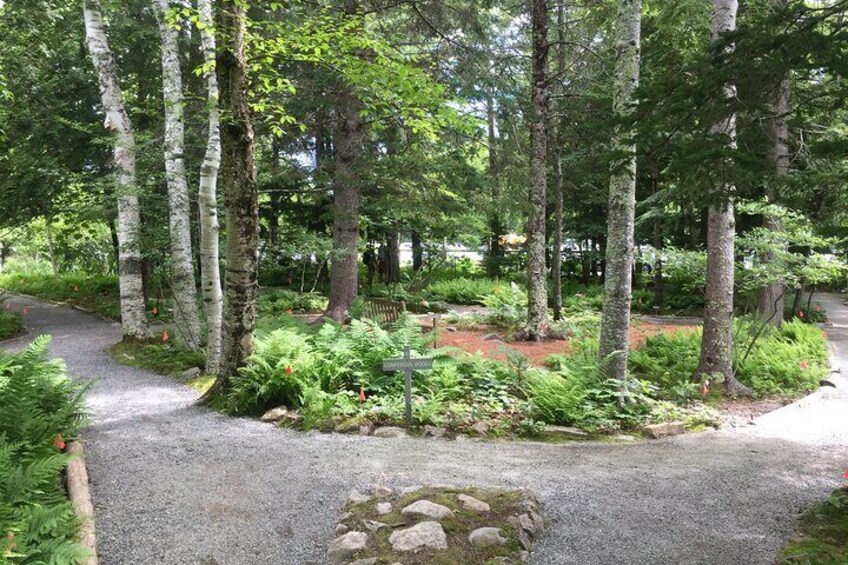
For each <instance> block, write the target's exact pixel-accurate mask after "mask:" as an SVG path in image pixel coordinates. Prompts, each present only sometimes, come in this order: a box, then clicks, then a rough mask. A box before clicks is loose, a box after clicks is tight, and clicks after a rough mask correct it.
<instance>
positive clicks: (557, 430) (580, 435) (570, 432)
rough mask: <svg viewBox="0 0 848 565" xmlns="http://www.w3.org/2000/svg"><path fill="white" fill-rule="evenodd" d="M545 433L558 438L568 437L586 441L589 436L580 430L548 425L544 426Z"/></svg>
mask: <svg viewBox="0 0 848 565" xmlns="http://www.w3.org/2000/svg"><path fill="white" fill-rule="evenodd" d="M545 432H546V433H549V434H554V435H558V436H564V437H570V438H574V439H588V438H589V434H588V433H587V432H584V431H583V430H581V429H580V428H572V427H570V426H552V425H550V424H548V425H547V426H545Z"/></svg>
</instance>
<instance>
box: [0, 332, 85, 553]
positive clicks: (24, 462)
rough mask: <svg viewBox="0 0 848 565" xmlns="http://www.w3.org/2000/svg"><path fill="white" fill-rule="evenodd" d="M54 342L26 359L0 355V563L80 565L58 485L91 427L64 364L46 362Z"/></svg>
mask: <svg viewBox="0 0 848 565" xmlns="http://www.w3.org/2000/svg"><path fill="white" fill-rule="evenodd" d="M48 342H49V338H47V337H41V338H38V339H36V340H35V341H34V342H33V343H32V344H31V345H30V347H29V348H28V349H27V350H25V351H24V352H23V353H18V354H13V355H8V354H2V355H0V406H2V407H3V410H0V532H2V533H3V536H4V537H3V538H0V561H2V562H3V563H12V564H20V565H24V564H27V565H30V564H31V565H36V564H39V563H56V564H59V563H67V564H75V563H80V562H82V560H83V559H84V558H85V557H87V552H86V551H85V550H84V549H83V548H82V547H81V546H80V545H78V544H77V541H76V540H77V536H78V529H79V524H78V521H77V519H76V516H75V515H74V511H73V509H72V507H71V505H70V503H69V502H68V500H67V498H66V494H65V491H64V489H63V488H62V485H61V482H60V480H59V478H60V475H61V473H62V471H63V469H64V468H65V467H66V466H67V464H68V462H69V460H70V457H69V456H67V455H65V454H63V453H62V449H63V448H64V442H65V441H67V440H68V439H69V438H73V437H74V436H75V434H76V433H77V431H78V430H79V428H80V427H81V426H82V425H83V423H84V421H85V414H84V412H83V400H82V394H83V388H82V387H81V386H79V385H76V384H74V383H72V382H71V381H70V380H69V379H68V378H67V377H66V376H65V370H64V365H63V364H62V363H61V362H60V361H55V360H54V361H51V360H48V359H47V354H46V348H47V344H48Z"/></svg>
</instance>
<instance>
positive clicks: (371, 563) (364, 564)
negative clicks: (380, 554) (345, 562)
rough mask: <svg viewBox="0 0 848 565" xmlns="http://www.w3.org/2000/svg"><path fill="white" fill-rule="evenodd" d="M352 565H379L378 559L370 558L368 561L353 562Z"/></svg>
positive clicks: (358, 560)
mask: <svg viewBox="0 0 848 565" xmlns="http://www.w3.org/2000/svg"><path fill="white" fill-rule="evenodd" d="M350 565H377V558H376V557H369V558H368V559H357V560H356V561H351V562H350Z"/></svg>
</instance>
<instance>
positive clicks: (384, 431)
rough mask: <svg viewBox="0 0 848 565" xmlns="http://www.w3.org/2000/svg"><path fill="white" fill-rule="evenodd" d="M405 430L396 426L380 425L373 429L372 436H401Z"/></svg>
mask: <svg viewBox="0 0 848 565" xmlns="http://www.w3.org/2000/svg"><path fill="white" fill-rule="evenodd" d="M405 435H406V430H404V429H403V428H398V427H397V426H382V427H379V428H377V429H376V430H374V437H403V436H405Z"/></svg>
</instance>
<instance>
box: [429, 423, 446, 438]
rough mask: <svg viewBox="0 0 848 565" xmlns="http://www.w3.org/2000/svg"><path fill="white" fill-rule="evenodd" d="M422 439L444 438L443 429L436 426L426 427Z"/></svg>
mask: <svg viewBox="0 0 848 565" xmlns="http://www.w3.org/2000/svg"><path fill="white" fill-rule="evenodd" d="M424 437H435V438H441V437H445V429H444V428H439V427H437V426H430V425H426V426H424Z"/></svg>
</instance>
